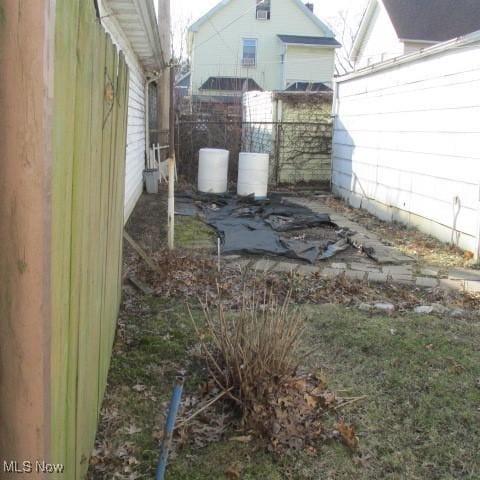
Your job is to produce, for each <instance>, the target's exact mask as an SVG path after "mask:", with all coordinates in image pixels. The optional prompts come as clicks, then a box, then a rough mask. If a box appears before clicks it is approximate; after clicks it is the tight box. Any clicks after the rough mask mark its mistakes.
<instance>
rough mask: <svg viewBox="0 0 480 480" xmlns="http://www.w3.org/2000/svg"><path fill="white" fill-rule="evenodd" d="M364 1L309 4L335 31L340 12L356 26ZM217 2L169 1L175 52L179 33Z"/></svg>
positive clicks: (320, 0)
mask: <svg viewBox="0 0 480 480" xmlns="http://www.w3.org/2000/svg"><path fill="white" fill-rule="evenodd" d="M154 1H155V3H156V2H157V0H154ZM277 1H284V0H277ZM366 1H367V0H313V1H311V3H313V4H314V5H315V14H316V15H317V16H318V17H320V18H321V19H322V20H323V21H326V23H327V24H329V25H330V26H332V28H333V29H334V30H335V26H336V25H338V22H339V20H338V19H339V14H340V12H342V11H343V12H347V15H348V16H347V20H348V21H349V22H352V23H353V24H355V25H356V22H358V17H359V15H361V13H362V12H363V9H364V8H365V3H366ZM218 2H219V0H171V6H172V27H173V38H174V48H175V49H176V50H177V51H178V49H179V43H180V42H179V38H180V37H181V32H182V31H183V30H184V29H185V28H186V26H188V25H189V24H191V23H193V22H194V21H195V20H197V19H198V18H200V17H201V16H202V15H203V14H205V13H206V12H208V10H210V9H211V8H212V7H213V6H215V5H216V4H217V3H218Z"/></svg>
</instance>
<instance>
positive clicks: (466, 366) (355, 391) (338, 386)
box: [292, 306, 480, 480]
mask: <svg viewBox="0 0 480 480" xmlns="http://www.w3.org/2000/svg"><path fill="white" fill-rule="evenodd" d="M308 311H309V314H310V317H311V328H310V342H311V344H312V345H315V346H316V347H318V350H317V354H316V362H317V363H318V365H323V368H324V369H325V372H326V374H327V377H328V378H327V381H329V384H330V385H331V387H332V388H333V389H334V390H337V391H339V390H342V389H347V390H348V392H347V393H346V394H345V393H344V395H345V396H350V395H351V396H357V395H367V396H368V399H367V400H366V401H363V402H358V403H356V404H352V406H351V407H348V408H345V411H342V413H343V414H346V415H347V417H348V418H349V419H350V420H352V421H354V422H355V423H356V424H357V429H358V432H357V433H358V435H359V437H360V443H361V448H360V452H359V453H360V455H359V456H353V457H352V456H351V455H350V454H349V453H348V452H346V451H345V450H344V449H342V448H338V446H335V447H333V448H331V447H325V448H323V449H322V451H321V453H320V456H319V458H318V459H316V460H315V461H312V460H311V459H305V461H304V462H300V463H299V469H300V470H301V473H299V474H298V476H294V477H292V478H298V479H314V478H315V479H316V478H318V472H325V477H324V478H335V479H337V478H338V479H351V478H355V479H365V480H367V479H372V478H379V479H380V478H381V479H427V478H428V479H451V478H465V479H472V480H473V479H478V478H480V457H479V455H478V452H479V451H480V390H479V388H478V379H479V378H480V352H479V350H478V337H479V333H480V324H479V323H469V322H466V321H462V320H456V321H452V320H451V319H444V318H439V317H434V316H419V315H413V314H410V315H392V316H384V315H372V316H369V315H367V314H363V313H360V312H358V311H356V310H350V309H346V308H342V307H332V306H328V307H327V306H325V307H308Z"/></svg>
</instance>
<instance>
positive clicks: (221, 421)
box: [88, 192, 480, 480]
mask: <svg viewBox="0 0 480 480" xmlns="http://www.w3.org/2000/svg"><path fill="white" fill-rule="evenodd" d="M328 202H329V205H331V204H332V203H331V202H335V205H336V208H338V209H339V210H340V209H342V208H344V209H345V211H344V213H345V212H346V214H348V215H352V217H351V218H353V215H355V212H350V210H349V209H348V208H347V207H342V205H341V204H338V205H337V203H336V202H337V201H336V200H328ZM362 215H363V214H362ZM177 220H178V222H177V240H178V243H177V245H178V247H179V248H178V250H177V251H176V253H175V254H173V255H172V254H170V253H169V252H168V251H166V250H165V237H166V228H165V225H166V208H165V195H164V192H163V193H162V194H160V195H158V196H149V195H144V196H143V197H142V198H141V200H140V202H139V204H138V206H137V208H136V210H135V212H134V213H133V215H132V217H131V219H130V220H129V222H128V224H127V227H126V229H127V231H128V232H129V233H130V235H131V236H132V237H133V238H134V239H135V240H136V241H138V243H139V244H140V245H141V246H142V247H143V248H144V249H145V250H146V251H147V252H148V254H149V255H150V256H151V258H152V259H153V261H154V262H157V264H158V265H159V272H151V271H149V269H148V268H147V267H146V266H145V264H144V263H143V262H142V261H141V260H140V259H139V258H138V257H137V255H136V254H135V252H134V251H133V250H132V249H131V248H130V247H129V246H128V245H125V255H124V277H125V284H124V287H123V303H122V308H121V314H120V318H119V325H118V331H117V338H116V342H115V346H114V354H113V357H112V363H111V368H110V372H109V379H108V388H107V393H106V397H105V401H104V404H103V408H102V413H101V420H100V426H99V430H98V434H97V439H96V446H95V450H94V451H93V453H92V458H91V465H90V469H89V474H88V478H89V479H90V480H97V479H139V478H145V479H146V478H152V477H153V475H154V471H155V467H156V463H157V461H158V456H159V445H160V441H161V438H162V432H163V425H164V422H165V412H166V409H167V407H168V401H169V397H170V393H171V387H172V384H173V380H174V378H175V376H176V375H177V373H178V372H179V371H182V372H186V379H187V380H186V386H185V393H184V402H183V410H182V412H184V411H185V410H188V409H189V408H191V407H189V405H190V404H195V401H197V400H195V399H198V398H199V397H201V395H202V392H203V390H204V388H205V382H206V381H208V375H207V373H206V371H205V367H204V365H203V363H202V361H201V359H200V357H199V356H198V338H197V337H196V334H195V329H194V327H193V324H192V321H191V318H190V314H189V312H188V310H187V305H189V306H190V311H191V314H192V315H193V317H194V318H195V320H196V321H197V322H199V324H201V322H202V319H203V313H202V310H201V308H199V303H198V298H199V297H200V298H207V299H208V300H210V302H212V303H213V304H215V302H218V301H220V300H219V296H218V294H219V292H220V294H221V301H222V302H223V303H224V305H225V308H226V309H229V310H231V311H235V310H236V309H237V308H238V307H239V302H240V301H241V292H242V289H243V288H245V285H248V286H250V287H251V286H252V285H256V286H257V288H265V287H266V288H268V289H270V290H272V291H274V292H275V293H276V294H277V295H278V296H279V297H282V296H283V295H285V294H286V293H287V292H288V291H290V292H292V298H293V300H294V303H295V304H296V305H297V306H298V307H299V308H301V309H302V311H303V312H304V314H305V316H306V319H307V329H306V333H305V336H304V339H303V347H302V348H303V349H304V350H305V351H309V352H310V351H313V354H312V355H311V356H309V357H308V360H306V361H305V364H304V365H302V368H303V369H305V370H308V371H310V372H315V373H316V375H317V376H318V377H319V378H322V379H323V380H324V381H325V382H326V384H328V385H329V386H330V387H331V388H332V389H334V390H335V391H336V392H337V393H338V394H339V395H344V396H345V397H349V398H357V399H359V400H358V401H354V402H353V403H351V404H350V405H348V406H346V407H345V408H344V409H342V410H340V411H338V412H337V413H336V415H337V417H338V418H342V419H345V420H346V421H348V422H351V423H352V424H353V425H354V426H355V429H356V432H357V435H358V439H359V447H358V449H355V450H353V451H352V450H351V449H349V448H347V447H345V446H344V445H342V444H341V443H338V442H327V443H325V444H322V445H319V447H318V450H317V451H316V453H315V455H312V454H311V452H310V454H309V453H308V452H304V451H301V450H300V451H291V452H289V453H288V454H287V455H286V456H283V457H282V458H277V457H275V456H273V455H272V454H271V453H270V452H269V451H268V449H267V448H266V447H265V444H264V442H263V441H262V440H261V439H260V438H258V437H257V436H256V435H255V434H254V433H253V432H249V431H242V430H241V429H240V430H239V428H240V427H239V424H238V422H237V421H235V419H232V417H231V412H229V411H228V405H227V404H219V405H216V406H215V408H213V409H211V410H207V411H206V412H205V413H204V414H202V415H201V416H200V417H199V422H198V423H196V424H194V425H192V426H191V427H190V428H187V429H186V430H184V431H183V433H182V435H181V436H177V437H176V440H175V447H174V451H173V452H172V456H171V458H170V466H169V470H168V475H167V478H171V479H175V480H186V479H189V480H207V479H208V480H210V479H213V480H216V479H218V480H221V479H227V480H229V479H234V480H236V479H243V480H253V479H258V480H260V479H261V480H264V479H265V480H280V479H282V480H283V479H286V480H310V479H311V480H314V479H315V480H316V479H318V478H325V479H360V480H370V479H392V480H393V479H395V480H397V479H398V480H400V479H407V480H410V479H411V480H416V479H422V480H423V479H426V478H428V479H439V480H440V479H451V478H463V479H471V480H474V479H478V478H480V459H479V457H478V451H480V443H479V442H480V440H479V439H480V353H479V351H478V338H479V333H480V321H479V316H478V312H479V311H480V299H478V298H477V297H475V296H472V295H466V294H463V293H458V292H447V291H444V290H439V289H423V288H418V287H415V286H412V285H401V284H397V285H394V284H391V283H388V282H387V283H384V284H371V283H368V282H365V281H362V280H358V279H349V278H347V277H343V276H340V277H338V278H325V277H321V276H320V275H317V274H314V275H313V276H308V277H307V276H303V275H300V274H297V273H295V274H290V273H285V272H273V271H268V272H263V273H262V272H258V271H257V272H255V271H252V270H251V269H248V268H246V267H245V263H244V262H243V260H249V259H244V258H237V257H235V258H232V259H231V260H230V261H225V262H224V263H223V264H222V272H221V274H218V272H217V264H216V260H215V255H214V252H215V242H214V240H215V237H214V235H213V234H212V232H211V230H210V229H208V228H207V227H205V226H204V225H203V224H202V223H201V222H200V221H198V220H196V219H192V218H188V217H186V218H178V219H177ZM358 221H359V223H360V222H364V224H365V225H367V224H369V225H370V224H371V228H372V229H378V232H379V233H382V229H383V228H386V227H385V226H382V224H381V223H378V224H377V222H376V221H374V220H373V219H370V218H369V217H368V216H367V217H365V218H364V219H363V220H358ZM387 230H389V229H387ZM313 233H314V232H308V233H307V234H309V235H311V234H313ZM382 235H383V233H382ZM385 235H387V233H385ZM388 235H390V237H388V239H389V241H391V242H392V243H395V242H399V243H398V244H399V245H400V244H401V239H402V238H404V237H403V236H402V234H400V233H398V232H397V231H396V230H395V231H392V232H390V233H388ZM385 238H387V237H385ZM418 238H419V239H421V240H415V241H418V242H420V243H421V244H422V245H423V246H424V247H422V248H425V251H424V253H422V254H421V255H420V256H421V258H428V261H431V260H432V258H433V257H432V256H431V255H430V256H428V254H427V253H426V249H427V247H426V245H429V243H428V242H429V241H431V242H434V243H435V241H434V240H431V239H430V240H429V239H428V238H425V239H423V236H421V235H420V236H419V237H418ZM390 239H391V240H390ZM405 241H407V240H405ZM407 243H408V248H407V250H408V249H410V248H413V246H412V245H413V240H412V242H411V243H410V241H407ZM434 243H432V245H434ZM399 248H400V247H399ZM432 248H433V247H432ZM442 248H445V247H442ZM433 249H434V248H433ZM408 251H409V252H411V250H408ZM447 251H448V249H445V252H447ZM422 252H423V250H422ZM345 255H354V256H358V258H359V259H360V258H362V255H363V254H362V253H361V252H359V251H358V250H356V249H353V248H352V250H350V251H349V252H347V253H345ZM442 255H443V254H441V255H440V254H436V256H435V258H436V259H437V260H436V261H438V262H439V263H438V265H439V266H440V267H441V266H442V265H443V263H442V262H443V260H442V259H443V258H444V257H443V256H442ZM445 255H446V253H445ZM462 258H463V256H462V254H461V252H455V254H452V256H451V257H448V258H447V256H445V258H444V260H445V262H447V264H448V265H460V264H462V265H464V264H465V263H461V262H462V260H461V259H462ZM340 259H341V257H339V258H338V259H337V261H340ZM129 278H134V279H135V280H136V282H135V283H137V286H134V284H133V283H132V282H131V281H130V280H129ZM139 285H140V286H139ZM377 303H380V305H385V304H389V305H392V307H393V308H392V309H390V308H388V309H385V310H383V309H382V308H370V307H371V306H373V305H375V304H377ZM365 305H368V306H369V308H368V309H365V308H364V306H365ZM418 305H435V306H436V308H435V311H434V312H432V313H430V314H419V313H415V312H414V310H413V309H414V308H415V307H416V306H418ZM182 412H181V415H182V414H183V413H182ZM338 418H337V419H338ZM332 421H334V419H332ZM238 438H240V439H241V441H239V440H238Z"/></svg>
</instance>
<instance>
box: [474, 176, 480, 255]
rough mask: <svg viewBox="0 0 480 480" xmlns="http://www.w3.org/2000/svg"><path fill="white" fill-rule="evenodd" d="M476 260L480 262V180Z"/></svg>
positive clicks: (479, 188) (479, 186) (479, 187)
mask: <svg viewBox="0 0 480 480" xmlns="http://www.w3.org/2000/svg"><path fill="white" fill-rule="evenodd" d="M474 255H475V257H474V258H475V261H476V262H480V182H479V185H478V226H477V248H476V250H475V252H474Z"/></svg>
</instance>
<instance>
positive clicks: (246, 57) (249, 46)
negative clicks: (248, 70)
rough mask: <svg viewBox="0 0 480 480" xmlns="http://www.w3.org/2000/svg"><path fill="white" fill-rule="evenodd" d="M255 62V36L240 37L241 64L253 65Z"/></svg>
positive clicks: (245, 65)
mask: <svg viewBox="0 0 480 480" xmlns="http://www.w3.org/2000/svg"><path fill="white" fill-rule="evenodd" d="M256 64H257V40H256V39H255V38H244V39H242V65H243V66H244V67H254V66H255V65H256Z"/></svg>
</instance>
